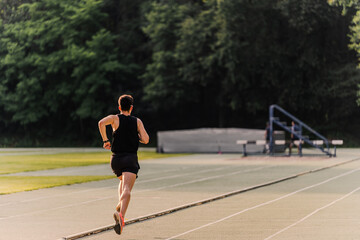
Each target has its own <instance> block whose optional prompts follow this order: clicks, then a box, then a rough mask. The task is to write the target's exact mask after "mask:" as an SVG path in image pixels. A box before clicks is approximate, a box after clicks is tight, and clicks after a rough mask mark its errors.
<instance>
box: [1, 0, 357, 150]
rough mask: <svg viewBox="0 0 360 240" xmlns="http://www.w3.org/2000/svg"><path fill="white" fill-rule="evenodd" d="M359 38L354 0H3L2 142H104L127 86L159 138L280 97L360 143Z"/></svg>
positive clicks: (248, 118)
mask: <svg viewBox="0 0 360 240" xmlns="http://www.w3.org/2000/svg"><path fill="white" fill-rule="evenodd" d="M359 39H360V11H359V3H358V1H350V0H343V1H342V0H333V1H327V0H282V1H280V0H234V1H227V0H222V1H218V0H177V1H175V0H172V1H171V0H167V1H166V0H158V1H150V0H146V1H144V0H143V1H140V0H0V146H83V145H86V146H89V145H94V146H95V145H99V139H100V138H99V135H98V131H97V121H98V120H99V119H100V118H102V117H103V116H105V115H108V114H116V112H117V111H116V110H117V98H118V97H119V95H121V94H124V93H128V94H132V95H133V96H134V98H135V107H134V112H133V114H134V115H136V116H138V117H140V118H141V119H142V120H143V122H144V124H145V126H146V128H147V129H148V130H149V132H150V133H151V135H152V136H155V134H156V131H158V130H170V129H186V128H197V127H250V128H264V127H265V122H266V121H267V118H268V107H269V105H271V104H278V105H280V106H282V107H283V108H285V109H287V110H289V111H290V112H291V113H293V114H294V115H296V116H298V117H299V118H300V119H302V120H304V121H305V122H306V123H308V124H310V125H313V126H314V127H315V128H317V129H319V130H320V131H323V132H325V133H326V134H328V135H329V136H332V137H343V138H346V139H349V141H350V142H354V143H355V144H356V143H359V142H360V141H359V139H358V137H357V136H356V134H355V133H356V131H358V130H360V124H359V123H358V122H357V121H356V119H357V117H359V116H360V114H359V107H358V105H357V104H358V103H360V101H359V99H360V97H359V95H360V92H359V88H358V86H359V83H360V74H359V70H358V57H359V53H360V40H359ZM100 144H101V143H100ZM153 144H154V142H153Z"/></svg>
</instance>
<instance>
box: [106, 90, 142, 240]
mask: <svg viewBox="0 0 360 240" xmlns="http://www.w3.org/2000/svg"><path fill="white" fill-rule="evenodd" d="M133 102H134V100H133V98H132V96H130V95H122V96H120V98H119V100H118V103H119V110H120V114H118V115H109V116H107V117H105V118H103V119H101V120H100V121H99V131H100V134H101V137H102V140H103V147H104V148H105V149H111V151H112V153H113V154H112V157H111V168H112V170H113V172H114V173H115V175H116V176H117V177H118V178H119V180H120V182H119V203H118V204H117V206H116V212H115V213H114V219H115V227H114V230H115V232H116V233H117V234H121V232H122V230H123V227H124V225H125V222H124V218H125V213H126V210H127V208H128V205H129V202H130V195H131V190H132V188H133V186H134V183H135V180H136V178H137V173H138V171H139V169H140V165H139V163H138V156H137V150H138V147H139V142H141V143H144V144H147V143H148V142H149V135H148V134H147V132H146V130H145V128H144V125H143V123H142V121H141V120H140V119H139V118H136V117H133V116H130V114H131V111H132V110H133ZM106 125H111V127H112V130H113V133H112V135H113V138H112V144H110V140H109V139H108V137H107V135H106Z"/></svg>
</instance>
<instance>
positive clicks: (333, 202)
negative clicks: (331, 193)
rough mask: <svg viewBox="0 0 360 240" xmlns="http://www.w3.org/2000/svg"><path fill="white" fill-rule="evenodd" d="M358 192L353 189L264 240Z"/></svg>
mask: <svg viewBox="0 0 360 240" xmlns="http://www.w3.org/2000/svg"><path fill="white" fill-rule="evenodd" d="M359 190H360V187H358V188H356V189H354V190H353V191H351V192H349V193H348V194H346V195H344V196H342V197H340V198H338V199H336V200H334V201H332V202H331V203H329V204H326V205H325V206H323V207H321V208H318V209H316V210H315V211H313V212H311V213H310V214H308V215H306V216H305V217H303V218H301V219H300V220H299V221H297V222H295V223H293V224H291V225H289V226H287V227H285V228H283V229H281V230H280V231H278V232H276V233H274V234H273V235H271V236H269V237H267V238H265V239H264V240H269V239H271V238H273V237H275V236H276V235H279V234H280V233H282V232H285V231H286V230H288V229H290V228H292V227H294V226H295V225H297V224H299V223H301V222H303V221H304V220H306V219H308V218H309V217H311V216H312V215H314V214H316V213H318V212H319V211H321V210H324V209H325V208H328V207H330V206H331V205H334V204H335V203H337V202H339V201H341V200H343V199H345V198H347V197H349V196H350V195H351V194H353V193H355V192H357V191H359Z"/></svg>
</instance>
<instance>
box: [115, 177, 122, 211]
mask: <svg viewBox="0 0 360 240" xmlns="http://www.w3.org/2000/svg"><path fill="white" fill-rule="evenodd" d="M119 180H120V181H119V203H118V205H117V206H116V211H118V212H120V209H121V193H122V188H123V187H122V183H123V181H122V176H120V177H119Z"/></svg>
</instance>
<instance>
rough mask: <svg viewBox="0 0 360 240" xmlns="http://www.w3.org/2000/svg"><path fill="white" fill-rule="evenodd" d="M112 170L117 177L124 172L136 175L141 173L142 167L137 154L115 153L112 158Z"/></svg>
mask: <svg viewBox="0 0 360 240" xmlns="http://www.w3.org/2000/svg"><path fill="white" fill-rule="evenodd" d="M111 168H112V170H113V172H114V173H115V175H116V176H117V177H120V176H121V175H122V173H123V172H131V173H134V174H136V176H137V173H138V172H139V169H140V165H139V162H138V156H137V154H136V153H116V154H115V153H114V154H113V155H112V157H111Z"/></svg>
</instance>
